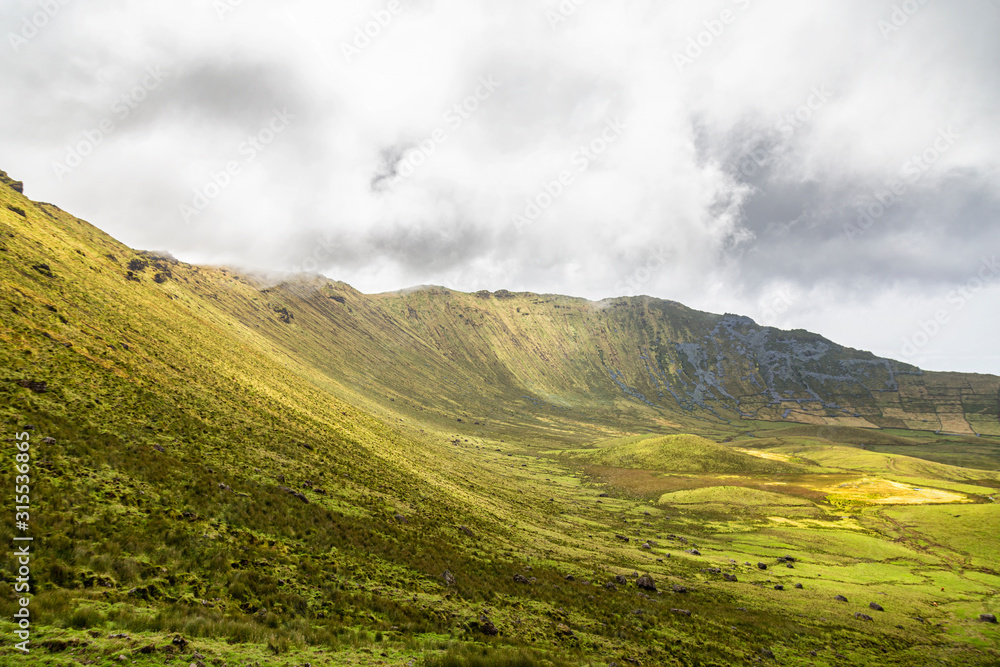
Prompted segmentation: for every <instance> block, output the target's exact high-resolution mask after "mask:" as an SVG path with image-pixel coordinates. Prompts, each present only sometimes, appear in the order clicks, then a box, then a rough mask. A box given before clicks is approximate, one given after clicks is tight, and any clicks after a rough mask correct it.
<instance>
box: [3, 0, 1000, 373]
mask: <svg viewBox="0 0 1000 667" xmlns="http://www.w3.org/2000/svg"><path fill="white" fill-rule="evenodd" d="M0 23H2V26H3V33H4V43H3V44H2V45H0V83H2V85H0V105H2V106H0V113H2V118H3V123H2V124H0V168H2V169H5V170H7V171H8V172H9V173H10V174H11V175H12V176H13V177H14V178H17V179H23V180H24V181H25V188H26V189H25V193H26V194H27V195H29V196H31V197H32V198H34V199H37V200H42V201H51V202H53V203H56V204H58V205H59V206H61V207H62V208H64V209H66V210H68V211H70V212H71V213H74V214H76V215H78V216H79V217H82V218H84V219H87V220H89V221H90V222H92V223H94V224H95V225H97V226H98V227H100V228H102V229H104V230H106V231H108V232H109V233H111V234H112V235H114V236H115V237H117V238H119V239H120V240H122V241H124V242H126V243H128V244H129V245H131V246H133V247H137V248H142V249H150V250H167V251H170V252H172V253H173V254H174V255H175V256H177V257H178V258H180V259H183V260H186V261H192V262H199V263H225V264H230V265H236V266H240V267H244V268H255V269H261V270H268V271H290V270H306V271H314V272H320V273H322V274H324V275H327V276H329V277H331V278H336V279H340V280H345V281H347V282H349V283H351V284H352V285H354V286H355V287H357V288H358V289H361V290H362V291H365V292H376V291H387V290H394V289H400V288H404V287H407V286H411V285H418V284H440V285H444V286H447V287H451V288H453V289H459V290H463V291H472V290H478V289H491V290H495V289H500V288H507V289H511V290H530V291H535V292H556V293H564V294H570V295H577V296H584V297H589V298H594V299H598V298H604V297H610V296H620V295H632V294H650V295H653V296H658V297H663V298H669V299H674V300H677V301H681V302H683V303H686V304H687V305H690V306H692V307H695V308H699V309H702V310H708V311H713V312H735V313H740V314H745V315H749V316H751V317H753V318H754V319H756V320H757V321H758V322H761V323H764V324H769V325H775V326H779V327H782V328H805V329H810V330H813V331H816V332H818V333H821V334H823V335H825V336H827V337H829V338H832V339H833V340H835V341H837V342H839V343H843V344H846V345H850V346H852V347H857V348H863V349H869V350H872V351H874V352H876V353H877V354H880V355H883V356H889V357H893V358H897V359H903V360H906V361H910V362H912V363H916V364H917V365H920V366H921V367H923V368H927V369H931V370H963V371H978V372H992V373H997V374H1000V351H998V350H997V340H998V335H997V332H998V330H1000V308H998V303H1000V299H998V297H1000V266H998V265H996V263H995V261H996V259H995V258H996V257H997V255H998V254H1000V224H998V222H1000V172H998V170H997V165H998V161H1000V38H998V34H1000V0H948V1H945V0H907V1H906V2H899V1H897V2H892V1H890V0H836V1H835V2H834V1H833V0H829V1H827V2H801V0H717V1H709V2H694V1H693V0H691V1H688V2H670V1H663V0H655V1H654V0H650V1H643V0H632V1H630V2H619V1H615V2H611V1H610V0H603V1H599V0H576V2H573V1H572V0H566V1H564V2H562V3H560V2H558V1H557V0H534V1H525V0H507V1H505V2H502V3H501V2H486V1H485V0H393V1H389V0H379V1H374V2H367V1H359V0H351V1H350V2H348V1H346V0H339V1H334V2H330V1H320V0H282V1H281V2H278V1H277V0H270V1H268V0H242V1H241V0H197V1H195V0H171V1H170V2H166V1H161V2H152V1H150V2H131V3H125V2H120V1H117V2H112V1H110V0H103V1H102V0H90V1H87V2H85V1H84V0H62V2H59V1H58V0H48V1H46V0H5V1H4V2H2V3H0Z"/></svg>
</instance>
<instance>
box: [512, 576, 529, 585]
mask: <svg viewBox="0 0 1000 667" xmlns="http://www.w3.org/2000/svg"><path fill="white" fill-rule="evenodd" d="M514 581H515V582H516V583H519V584H526V583H528V578H527V577H526V576H524V575H523V574H515V575H514Z"/></svg>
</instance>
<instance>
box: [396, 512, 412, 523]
mask: <svg viewBox="0 0 1000 667" xmlns="http://www.w3.org/2000/svg"><path fill="white" fill-rule="evenodd" d="M392 518H393V519H395V520H396V521H398V522H400V523H409V522H410V520H409V519H407V518H406V517H405V516H403V515H402V514H396V515H394V516H393V517H392Z"/></svg>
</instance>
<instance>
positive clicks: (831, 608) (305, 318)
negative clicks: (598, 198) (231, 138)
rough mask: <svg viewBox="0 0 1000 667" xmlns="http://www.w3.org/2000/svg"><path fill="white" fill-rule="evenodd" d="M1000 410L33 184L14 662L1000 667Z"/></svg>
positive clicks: (623, 311)
mask: <svg viewBox="0 0 1000 667" xmlns="http://www.w3.org/2000/svg"><path fill="white" fill-rule="evenodd" d="M0 173H2V172H0ZM998 390H1000V378H996V377H993V376H985V375H963V374H951V373H922V372H920V371H919V370H918V369H915V368H912V367H909V366H906V365H905V364H900V363H898V362H892V361H889V360H880V359H877V358H875V357H874V356H873V355H870V354H868V353H865V352H859V351H856V350H851V349H848V348H843V347H840V346H837V345H835V344H834V343H832V342H830V341H827V340H825V339H823V338H822V337H820V336H817V335H815V334H810V333H808V332H804V331H796V332H781V331H777V330H774V329H767V328H763V327H758V326H757V325H755V324H753V323H752V322H750V321H749V320H746V319H745V318H738V317H736V316H719V315H711V314H708V313H700V312H697V311H693V310H691V309H688V308H685V307H684V306H682V305H680V304H676V303H673V302H667V301H660V300H656V299H648V298H636V299H613V300H608V301H605V302H601V303H600V304H595V303H592V302H588V301H585V300H581V299H573V298H569V297H560V296H553V295H535V294H513V293H509V292H504V291H501V292H494V293H487V292H480V293H475V294H463V293H458V292H453V291H450V290H445V289H443V288H422V289H418V290H412V291H407V292H400V293H392V294H380V295H365V294H361V293H360V292H358V291H356V290H354V289H352V288H351V287H350V286H348V285H346V284H344V283H339V282H335V281H330V280H326V279H323V278H318V277H299V278H295V279H289V280H288V281H287V282H283V283H280V284H265V283H263V282H262V281H261V279H259V278H255V277H252V276H249V275H246V274H244V273H241V272H239V271H235V270H231V269H227V268H218V267H214V268H213V267H199V266H192V265H187V264H184V263H182V262H179V261H177V260H175V259H173V258H172V257H170V256H168V255H165V254H162V253H149V252H141V251H137V250H133V249H130V248H128V247H126V246H125V245H123V244H121V243H119V242H118V241H116V240H114V239H112V238H110V237H109V236H107V235H106V234H104V233H102V232H101V231H100V230H98V229H97V228H96V227H93V226H91V225H90V224H88V223H86V222H84V221H81V220H78V219H76V218H74V217H72V216H71V215H69V214H67V213H65V212H63V211H61V210H60V209H58V208H57V207H55V206H53V205H51V204H40V203H36V202H33V201H31V200H29V199H27V198H26V197H24V196H23V195H22V194H21V193H19V192H18V191H17V190H16V189H15V187H14V183H13V181H11V179H9V178H8V177H7V176H6V175H5V174H3V176H2V177H0V421H2V430H3V431H4V434H3V435H2V436H0V437H2V438H3V439H4V440H6V441H7V447H6V448H5V450H4V452H5V453H4V455H3V456H2V457H0V474H2V477H3V479H4V480H7V482H6V483H9V484H11V485H13V484H14V475H15V472H14V465H15V460H14V456H15V454H16V451H15V445H14V443H13V442H11V440H14V439H16V438H18V437H21V438H27V439H28V441H29V442H30V445H31V450H30V451H31V461H30V468H31V472H30V475H29V477H30V486H31V503H30V505H31V510H30V521H29V524H30V528H29V529H28V531H27V532H28V533H29V534H30V535H31V536H33V537H34V538H35V539H34V542H33V543H32V548H33V550H34V552H33V556H32V559H31V584H32V588H31V602H30V605H29V608H30V610H31V614H32V616H31V621H32V627H31V633H32V634H31V645H30V647H31V652H30V653H29V654H28V655H22V654H20V652H19V651H17V650H16V649H15V648H14V643H15V642H14V638H15V635H14V634H13V631H14V629H15V625H14V622H13V614H14V612H15V610H16V609H17V607H18V597H19V596H18V595H16V594H15V592H14V586H15V584H16V579H17V576H18V574H17V567H18V564H17V562H16V561H15V559H14V558H13V557H11V556H10V555H8V557H7V558H5V559H3V561H2V562H0V576H2V577H3V580H4V586H3V590H4V595H3V596H0V629H2V630H3V634H4V636H5V637H6V638H7V639H6V640H5V642H4V643H3V644H2V645H0V664H12V665H14V664H32V665H33V664H39V665H78V664H94V665H112V664H115V665H117V664H130V665H131V664H136V665H140V666H143V665H163V664H174V665H178V664H183V665H189V664H191V663H194V664H196V665H197V664H198V663H199V662H200V663H203V664H205V665H216V666H220V665H227V666H235V665H240V666H243V665H247V664H254V665H256V664H257V663H259V664H260V665H289V666H291V665H302V664H305V663H310V664H312V665H377V664H384V665H409V664H412V665H442V666H444V665H494V666H499V665H509V666H515V665H601V666H606V665H610V664H611V663H616V664H618V665H690V666H693V665H720V666H722V665H726V666H728V665H750V664H759V663H761V662H763V663H764V664H770V663H774V664H783V665H831V666H832V665H865V666H870V665H899V666H911V665H923V664H949V665H965V664H970V665H996V664H1000V639H998V626H997V625H994V624H990V623H985V622H981V621H980V615H981V614H988V613H992V614H1000V602H998V599H997V592H998V590H1000V567H998V565H997V562H998V561H997V558H996V554H997V553H998V550H1000V543H998V535H1000V530H998V529H1000V515H998V513H997V505H996V503H995V502H994V500H993V498H995V497H996V495H997V493H1000V473H998V472H997V467H998V466H997V465H996V462H997V460H998V459H997V457H998V454H997V452H1000V423H998V421H997V414H998V405H997V396H998ZM814 395H820V396H821V397H822V400H819V401H816V400H814ZM29 426H30V427H31V428H28V427H29ZM977 433H978V434H979V435H978V437H977V436H976V434H977ZM19 434H27V435H19ZM10 516H11V518H13V512H11V513H10ZM21 534H23V533H22V531H19V530H17V529H16V527H15V526H14V525H13V524H12V523H11V522H10V521H8V522H6V523H4V522H0V539H2V540H4V541H6V543H8V544H13V542H12V540H13V538H14V537H15V536H16V535H21ZM788 557H791V560H789V559H788ZM748 563H749V564H748ZM758 564H761V565H764V566H766V569H762V568H760V567H759V565H758ZM789 565H790V566H791V567H789ZM647 573H648V574H649V575H651V577H652V580H653V581H654V582H655V588H656V590H652V589H649V588H641V587H639V585H638V583H639V576H638V575H643V574H647ZM619 576H620V577H621V579H619V578H618V577H619ZM734 578H735V579H734ZM644 581H645V580H644ZM608 584H611V586H608ZM797 585H801V588H799V587H797ZM775 586H781V587H783V589H780V590H779V589H776V588H775ZM838 595H841V596H844V597H846V598H847V601H846V602H843V601H838V600H836V599H835V596H838ZM870 603H877V604H878V605H880V606H881V607H882V608H883V611H876V610H874V609H872V608H871V607H870ZM855 614H868V615H869V616H871V617H872V620H865V619H864V618H859V617H856V616H855ZM122 656H124V657H122Z"/></svg>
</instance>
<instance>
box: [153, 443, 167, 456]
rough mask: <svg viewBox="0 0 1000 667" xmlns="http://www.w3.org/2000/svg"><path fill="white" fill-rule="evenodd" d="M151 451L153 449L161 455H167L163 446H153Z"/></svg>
mask: <svg viewBox="0 0 1000 667" xmlns="http://www.w3.org/2000/svg"><path fill="white" fill-rule="evenodd" d="M153 449H155V450H156V451H158V452H159V453H161V454H166V453H167V450H165V449H164V448H163V445H153Z"/></svg>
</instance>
